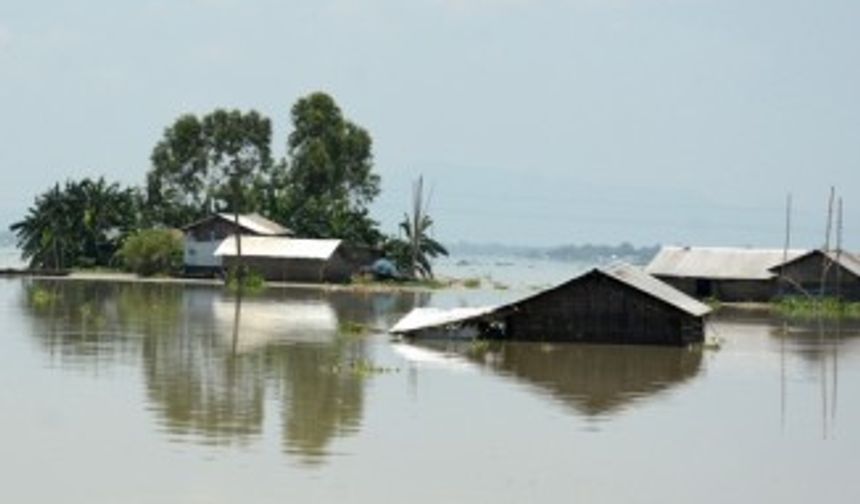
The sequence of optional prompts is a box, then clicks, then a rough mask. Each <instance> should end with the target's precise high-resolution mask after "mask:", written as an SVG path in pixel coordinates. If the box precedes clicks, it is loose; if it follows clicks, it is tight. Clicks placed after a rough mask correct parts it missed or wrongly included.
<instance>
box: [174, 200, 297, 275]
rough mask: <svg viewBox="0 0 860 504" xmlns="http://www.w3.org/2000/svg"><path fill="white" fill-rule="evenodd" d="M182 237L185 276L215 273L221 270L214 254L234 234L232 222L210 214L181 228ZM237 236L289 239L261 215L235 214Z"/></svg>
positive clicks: (230, 218)
mask: <svg viewBox="0 0 860 504" xmlns="http://www.w3.org/2000/svg"><path fill="white" fill-rule="evenodd" d="M182 231H183V233H184V234H185V246H184V249H185V250H184V264H185V271H186V273H191V274H195V273H216V272H220V271H221V269H222V261H221V257H219V256H216V255H215V250H216V249H217V248H218V246H219V245H221V242H222V241H224V239H225V238H227V237H228V236H233V235H235V234H236V232H237V224H236V219H235V216H234V215H233V214H230V213H217V214H212V215H210V216H209V217H206V218H205V219H201V220H199V221H197V222H193V223H191V224H189V225H187V226H185V227H184V228H182ZM238 232H239V233H240V234H242V235H243V236H245V235H247V236H291V235H292V234H293V233H292V232H291V231H290V230H289V229H287V228H285V227H283V226H281V225H280V224H278V223H277V222H274V221H271V220H269V219H267V218H265V217H263V216H262V215H259V214H256V213H251V214H239V222H238Z"/></svg>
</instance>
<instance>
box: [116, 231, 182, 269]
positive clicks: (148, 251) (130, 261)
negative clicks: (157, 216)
mask: <svg viewBox="0 0 860 504" xmlns="http://www.w3.org/2000/svg"><path fill="white" fill-rule="evenodd" d="M117 254H118V256H119V260H120V263H121V264H122V265H123V266H124V267H125V268H126V269H127V270H129V271H132V272H134V273H137V274H138V275H141V276H153V275H170V274H174V273H177V272H179V271H180V270H181V269H182V235H181V234H180V233H179V232H178V231H175V230H168V229H145V230H143V231H138V232H136V233H135V234H133V235H131V236H129V237H128V238H126V240H125V241H124V242H123V244H122V247H121V248H120V249H119V252H117Z"/></svg>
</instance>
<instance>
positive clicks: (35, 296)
mask: <svg viewBox="0 0 860 504" xmlns="http://www.w3.org/2000/svg"><path fill="white" fill-rule="evenodd" d="M29 295H30V304H31V305H32V306H33V307H34V308H36V309H42V308H45V307H47V306H50V305H51V304H52V303H54V302H55V301H56V300H57V295H56V294H55V293H54V292H52V291H50V290H48V289H46V288H45V287H42V286H41V285H36V286H35V287H33V288H32V289H31V290H30V292H29Z"/></svg>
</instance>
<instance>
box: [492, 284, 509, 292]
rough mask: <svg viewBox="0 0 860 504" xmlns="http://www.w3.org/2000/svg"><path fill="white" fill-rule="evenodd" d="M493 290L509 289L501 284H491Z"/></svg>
mask: <svg viewBox="0 0 860 504" xmlns="http://www.w3.org/2000/svg"><path fill="white" fill-rule="evenodd" d="M493 288H494V289H496V290H508V289H509V287H508V286H507V285H505V284H503V283H502V282H493Z"/></svg>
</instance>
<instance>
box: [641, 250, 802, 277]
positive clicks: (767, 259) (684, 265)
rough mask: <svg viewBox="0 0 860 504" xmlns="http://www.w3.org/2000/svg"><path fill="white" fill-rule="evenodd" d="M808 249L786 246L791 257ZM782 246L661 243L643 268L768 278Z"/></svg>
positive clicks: (682, 273)
mask: <svg viewBox="0 0 860 504" xmlns="http://www.w3.org/2000/svg"><path fill="white" fill-rule="evenodd" d="M806 252H807V251H805V250H796V249H790V250H788V254H787V259H788V261H791V260H793V259H795V258H797V257H799V256H801V255H803V254H805V253H806ZM784 254H785V252H784V251H783V250H781V249H754V248H731V247H669V246H667V247H662V248H661V249H660V252H658V253H657V255H656V256H655V257H654V259H652V260H651V263H650V264H648V266H647V267H646V268H645V271H646V272H647V273H649V274H651V275H656V276H668V277H678V278H711V279H723V280H768V279H771V278H774V277H775V276H776V275H775V274H774V273H773V272H772V271H771V269H772V268H774V267H776V266H778V265H780V264H782V262H783V256H784Z"/></svg>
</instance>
